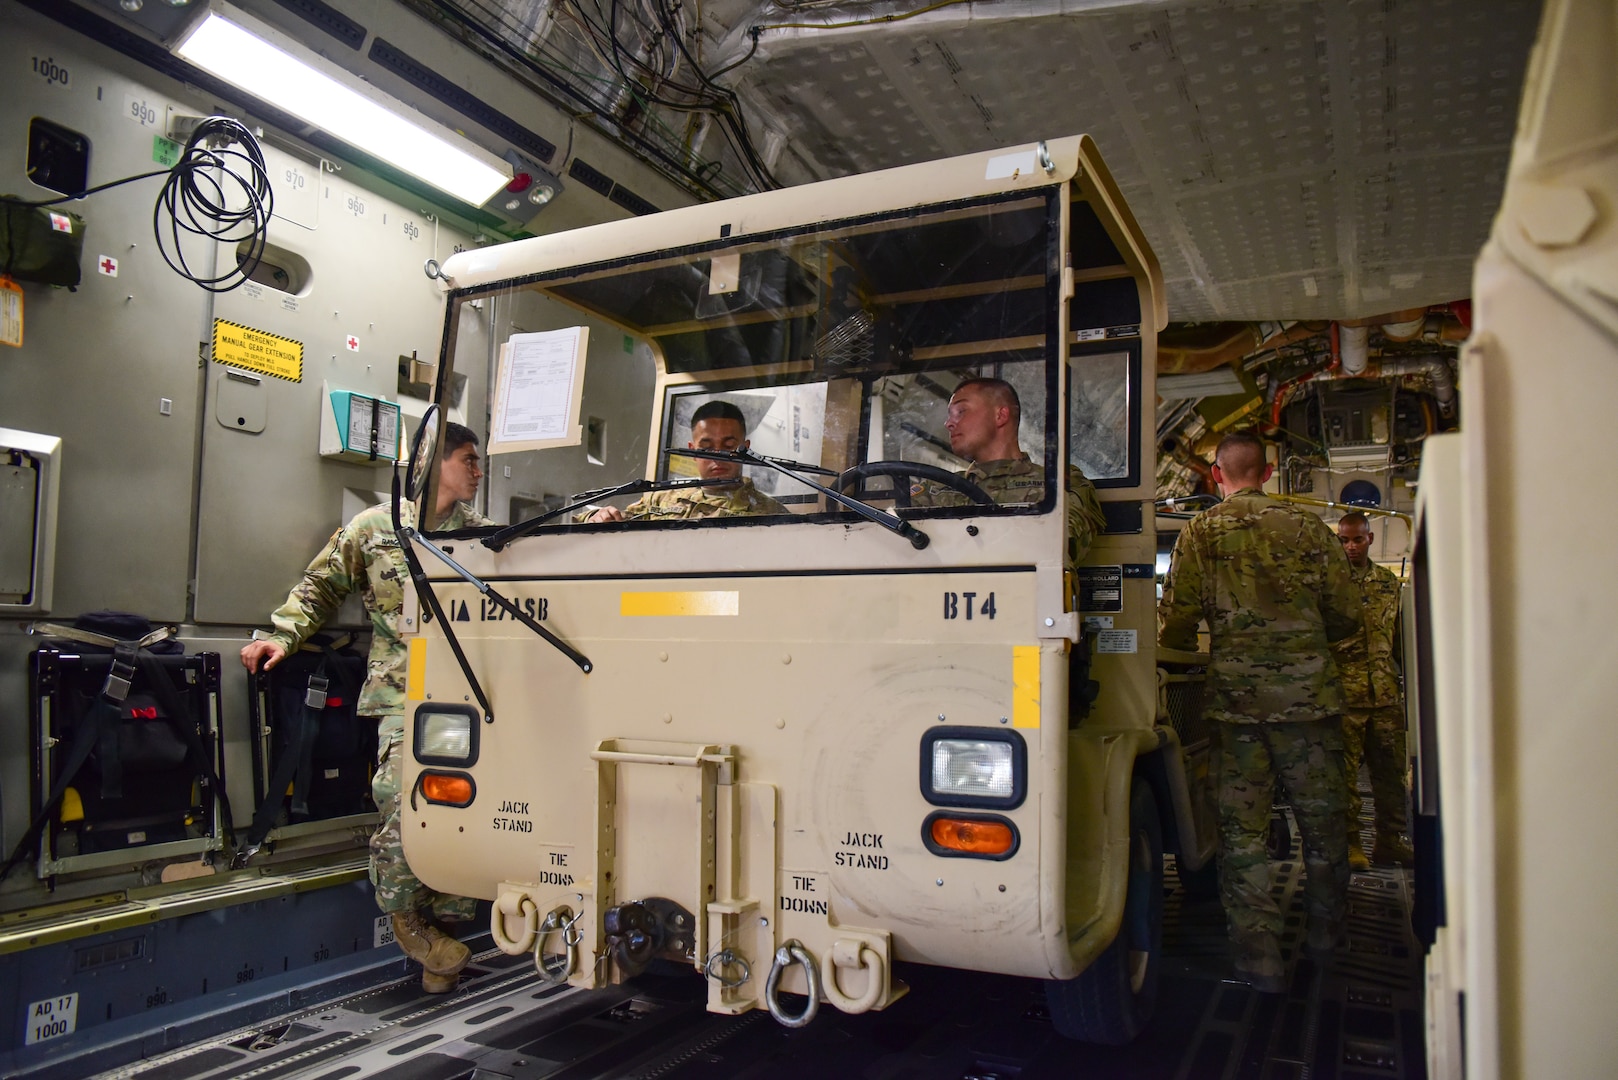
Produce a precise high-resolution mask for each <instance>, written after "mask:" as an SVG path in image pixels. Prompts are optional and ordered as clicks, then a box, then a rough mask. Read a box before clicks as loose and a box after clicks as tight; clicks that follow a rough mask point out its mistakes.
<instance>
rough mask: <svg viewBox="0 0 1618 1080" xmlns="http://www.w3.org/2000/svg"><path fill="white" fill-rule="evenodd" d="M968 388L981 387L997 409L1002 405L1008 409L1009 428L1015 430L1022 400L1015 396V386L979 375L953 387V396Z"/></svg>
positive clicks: (1019, 416)
mask: <svg viewBox="0 0 1618 1080" xmlns="http://www.w3.org/2000/svg"><path fill="white" fill-rule="evenodd" d="M968 386H980V387H982V388H983V392H984V393H985V394H988V395H989V397H990V399H991V400H992V401H993V402H994V404H995V405H996V406H997V407H998V406H1000V405H1004V406H1005V407H1006V408H1008V409H1010V410H1011V426H1012V428H1013V429H1015V428H1016V427H1017V425H1018V424H1019V423H1020V422H1021V420H1022V399H1021V398H1020V397H1018V396H1017V388H1016V387H1015V386H1012V385H1011V384H1010V383H1008V382H1006V380H1004V379H991V378H989V377H988V376H987V375H979V376H977V377H976V378H972V379H963V380H962V381H961V382H960V383H959V384H958V385H957V386H956V387H955V394H959V393H960V392H961V391H962V390H965V389H966V388H967V387H968ZM955 394H951V395H950V397H954V396H955Z"/></svg>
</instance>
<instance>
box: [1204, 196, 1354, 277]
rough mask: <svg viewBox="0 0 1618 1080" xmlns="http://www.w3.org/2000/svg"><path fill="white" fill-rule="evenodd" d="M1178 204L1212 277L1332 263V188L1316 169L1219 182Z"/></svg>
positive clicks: (1312, 268)
mask: <svg viewBox="0 0 1618 1080" xmlns="http://www.w3.org/2000/svg"><path fill="white" fill-rule="evenodd" d="M1179 206H1180V213H1181V214H1182V215H1183V217H1184V218H1185V222H1186V228H1187V230H1188V231H1189V233H1190V236H1191V241H1192V243H1193V244H1195V245H1196V248H1197V251H1198V252H1199V253H1200V254H1201V256H1202V262H1203V264H1204V265H1205V266H1206V267H1207V269H1208V273H1209V274H1210V275H1212V278H1213V279H1214V280H1215V281H1217V282H1220V283H1230V282H1238V281H1245V280H1248V279H1251V278H1260V277H1265V276H1268V275H1273V274H1280V273H1307V272H1315V271H1329V270H1332V269H1335V267H1336V262H1337V258H1336V251H1337V216H1338V215H1337V200H1336V192H1335V190H1334V188H1333V186H1332V185H1331V184H1330V183H1328V182H1326V181H1324V180H1323V179H1322V178H1321V177H1320V176H1319V175H1318V174H1316V173H1313V172H1304V173H1295V174H1293V175H1291V176H1283V177H1278V178H1275V179H1267V180H1259V181H1256V182H1253V183H1248V184H1241V185H1233V184H1232V185H1222V186H1219V187H1215V188H1212V189H1207V190H1206V191H1205V192H1199V193H1198V194H1196V195H1191V196H1188V197H1186V198H1183V199H1181V200H1180V202H1179Z"/></svg>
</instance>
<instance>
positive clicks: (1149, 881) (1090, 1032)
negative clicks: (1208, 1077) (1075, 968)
mask: <svg viewBox="0 0 1618 1080" xmlns="http://www.w3.org/2000/svg"><path fill="white" fill-rule="evenodd" d="M1162 953H1163V827H1162V823H1161V822H1160V821H1159V820H1158V816H1157V800H1156V799H1154V798H1153V797H1152V791H1151V788H1150V787H1148V786H1147V785H1146V784H1145V783H1144V782H1143V781H1140V780H1136V781H1135V784H1134V788H1133V790H1132V791H1131V792H1130V795H1129V892H1128V895H1127V896H1126V897H1125V898H1124V916H1123V920H1122V921H1121V922H1120V923H1119V926H1118V936H1117V937H1115V938H1113V941H1112V944H1111V945H1108V946H1107V948H1106V950H1105V951H1104V952H1103V953H1102V954H1101V955H1100V956H1098V957H1096V958H1095V961H1094V962H1093V963H1092V964H1091V965H1090V966H1089V967H1088V968H1085V969H1084V970H1083V971H1081V972H1080V973H1079V974H1078V975H1076V976H1075V977H1073V978H1071V979H1051V980H1048V981H1047V982H1046V983H1045V998H1046V1001H1047V1002H1048V1003H1049V1005H1050V1010H1051V1023H1052V1025H1053V1026H1055V1028H1056V1030H1057V1032H1058V1033H1059V1034H1061V1035H1063V1036H1065V1037H1066V1038H1069V1039H1077V1040H1079V1041H1081V1042H1088V1043H1099V1044H1101V1045H1104V1046H1122V1045H1123V1044H1124V1043H1127V1042H1129V1041H1131V1040H1132V1039H1134V1038H1135V1036H1137V1035H1139V1034H1140V1033H1141V1031H1142V1030H1143V1029H1144V1028H1145V1027H1146V1024H1147V1022H1148V1021H1150V1020H1151V1018H1152V1011H1153V1009H1154V1008H1155V1007H1156V1005H1157V976H1158V968H1159V967H1160V965H1161V962H1162Z"/></svg>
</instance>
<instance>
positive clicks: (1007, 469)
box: [910, 454, 1107, 567]
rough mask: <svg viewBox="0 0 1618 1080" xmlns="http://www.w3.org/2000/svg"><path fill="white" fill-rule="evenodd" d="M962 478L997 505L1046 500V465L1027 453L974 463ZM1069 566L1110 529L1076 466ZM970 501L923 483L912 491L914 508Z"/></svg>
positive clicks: (1071, 478)
mask: <svg viewBox="0 0 1618 1080" xmlns="http://www.w3.org/2000/svg"><path fill="white" fill-rule="evenodd" d="M961 479H963V480H969V481H971V482H972V483H974V484H976V485H977V486H978V487H980V488H982V489H983V492H984V494H986V495H988V496H989V498H991V499H993V500H994V501H995V502H996V503H998V504H1000V505H1002V506H1006V505H1010V504H1012V503H1037V502H1039V500H1041V499H1043V498H1044V497H1045V466H1043V465H1040V464H1037V463H1036V462H1033V461H1030V460H1029V458H1028V455H1027V454H1024V455H1022V456H1021V457H1016V458H1011V459H1009V460H1006V461H974V462H973V463H972V464H971V465H969V466H968V467H967V469H966V471H965V472H963V473H962V474H961ZM1067 491H1068V495H1069V496H1070V497H1069V499H1068V500H1067V565H1068V566H1070V567H1072V566H1077V565H1078V564H1079V561H1080V560H1081V559H1083V558H1084V557H1085V555H1087V554H1089V551H1090V544H1091V542H1092V541H1094V540H1095V538H1096V534H1097V533H1099V532H1101V531H1102V530H1104V529H1105V528H1106V526H1107V519H1106V518H1105V517H1104V516H1103V515H1102V513H1101V500H1100V499H1098V498H1097V497H1096V488H1095V485H1094V484H1092V483H1090V481H1089V478H1087V477H1086V476H1085V475H1084V473H1083V472H1081V471H1080V470H1079V468H1078V467H1077V466H1076V465H1069V466H1068V467H1067ZM971 501H972V500H971V499H969V498H967V497H966V496H965V495H964V494H962V493H961V492H959V491H956V490H955V489H954V488H951V487H946V486H945V485H943V484H939V483H934V482H929V481H922V482H919V483H917V484H914V485H913V486H912V487H911V488H910V504H911V505H912V506H966V505H968V504H970V503H971Z"/></svg>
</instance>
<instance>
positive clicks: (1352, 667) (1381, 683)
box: [1332, 562, 1400, 709]
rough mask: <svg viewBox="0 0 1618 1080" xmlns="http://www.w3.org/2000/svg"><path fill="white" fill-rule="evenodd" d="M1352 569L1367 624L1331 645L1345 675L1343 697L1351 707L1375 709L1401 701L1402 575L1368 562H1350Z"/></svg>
mask: <svg viewBox="0 0 1618 1080" xmlns="http://www.w3.org/2000/svg"><path fill="white" fill-rule="evenodd" d="M1349 573H1350V574H1352V575H1353V577H1354V584H1355V585H1356V586H1358V587H1359V593H1360V599H1361V602H1362V604H1363V608H1362V610H1363V611H1364V615H1365V626H1364V628H1363V629H1362V630H1361V631H1360V632H1359V633H1358V634H1355V635H1353V636H1352V637H1346V638H1344V639H1343V640H1342V641H1339V642H1336V643H1335V644H1333V645H1332V654H1333V656H1334V658H1335V659H1336V660H1337V670H1338V672H1339V673H1341V675H1342V677H1343V697H1344V699H1345V702H1344V703H1345V704H1347V705H1348V707H1349V708H1352V709H1374V708H1378V707H1380V706H1383V705H1397V704H1399V700H1400V699H1399V669H1398V668H1397V667H1396V666H1395V661H1394V656H1395V642H1396V641H1397V640H1398V637H1399V578H1398V575H1396V574H1394V572H1393V571H1392V570H1389V569H1388V568H1387V567H1385V566H1378V565H1377V564H1376V563H1374V562H1367V563H1366V566H1365V569H1363V570H1361V569H1359V568H1358V567H1356V566H1354V565H1352V564H1350V565H1349Z"/></svg>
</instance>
